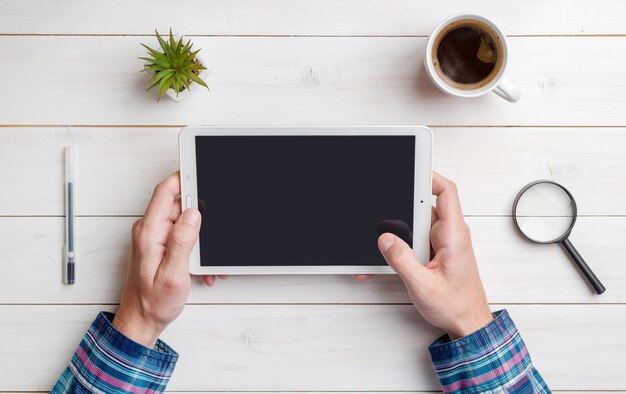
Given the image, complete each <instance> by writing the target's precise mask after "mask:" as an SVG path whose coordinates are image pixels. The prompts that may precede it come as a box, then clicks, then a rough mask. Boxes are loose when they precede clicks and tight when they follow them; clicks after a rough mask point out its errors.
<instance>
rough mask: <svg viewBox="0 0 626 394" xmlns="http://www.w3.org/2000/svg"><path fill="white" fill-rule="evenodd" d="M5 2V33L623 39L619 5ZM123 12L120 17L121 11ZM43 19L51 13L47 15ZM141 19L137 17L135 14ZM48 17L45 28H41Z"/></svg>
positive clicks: (347, 0)
mask: <svg viewBox="0 0 626 394" xmlns="http://www.w3.org/2000/svg"><path fill="white" fill-rule="evenodd" d="M57 3H58V4H52V3H49V2H43V3H42V2H39V1H36V0H2V1H0V15H3V16H5V18H4V20H3V23H2V24H0V33H2V34H7V33H8V34H152V33H153V31H154V28H159V29H161V30H162V31H167V30H168V29H169V28H170V27H173V28H174V29H180V31H181V32H183V33H185V34H205V35H323V36H333V35H350V36H352V35H357V36H361V35H383V36H396V35H401V36H406V35H422V36H423V35H428V34H430V32H431V30H432V29H433V28H434V27H435V25H436V24H437V23H439V22H440V21H441V20H442V19H444V18H445V17H447V16H449V15H451V14H455V13H459V12H468V11H470V12H473V13H477V14H480V15H485V16H488V17H491V18H492V19H494V21H496V22H497V23H499V24H500V25H501V27H502V28H503V30H504V31H505V32H506V33H508V34H525V35H528V34H533V35H536V34H624V33H626V29H625V28H624V24H623V20H622V18H621V15H624V14H625V13H626V6H625V5H624V3H623V2H621V1H619V0H602V1H595V2H589V1H567V0H558V1H554V0H553V1H549V2H547V1H541V0H532V1H524V2H517V1H513V0H508V1H497V0H488V1H481V2H477V3H473V4H471V6H468V3H467V2H466V1H463V0H448V1H446V2H445V3H442V4H441V5H440V6H437V7H434V6H433V5H432V2H429V1H427V0H374V1H372V0H369V1H359V0H339V1H337V0H317V1H314V2H312V1H305V0H296V1H288V0H271V1H264V2H262V3H260V2H257V1H253V0H236V1H233V0H212V1H201V0H185V1H180V0H179V1H177V2H175V3H172V2H168V1H165V0H154V1H148V0H139V1H137V0H136V1H133V2H132V3H129V2H122V1H121V0H117V1H109V2H106V3H105V2H90V3H85V2H82V1H80V0H73V1H63V2H60V3H59V2H57ZM121 7H123V10H124V12H119V10H120V8H121ZM48 15H55V17H54V18H48V17H47V16H48ZM138 16H140V17H138ZM42 18H43V19H45V21H46V23H40V22H41V20H42Z"/></svg>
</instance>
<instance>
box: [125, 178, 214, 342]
mask: <svg viewBox="0 0 626 394" xmlns="http://www.w3.org/2000/svg"><path fill="white" fill-rule="evenodd" d="M179 194H180V182H179V176H178V173H175V174H172V175H170V176H169V177H168V178H167V179H165V180H164V181H162V182H161V183H159V184H158V185H157V187H156V188H155V189H154V193H153V194H152V199H151V200H150V203H149V204H148V208H146V212H145V214H144V217H143V218H141V219H139V220H137V221H136V222H135V224H134V225H133V230H132V249H131V253H130V261H129V265H128V275H127V279H126V285H125V286H124V292H123V294H122V301H121V302H120V307H119V309H118V310H117V313H116V314H115V318H114V319H113V325H114V326H115V327H116V328H117V329H118V330H119V331H121V332H122V333H123V334H124V335H126V336H127V337H128V338H130V339H132V340H134V341H135V342H138V343H140V344H142V345H144V346H146V347H154V344H155V343H156V340H157V338H158V337H159V335H160V334H161V332H162V331H163V330H164V329H165V328H166V327H167V326H168V325H169V324H170V323H171V322H172V321H173V320H174V319H176V318H177V317H178V315H180V313H181V312H182V310H183V308H184V307H185V303H186V302H187V298H188V296H189V287H190V277H189V254H190V253H191V250H192V248H193V246H194V244H195V242H196V240H197V239H198V233H199V231H200V222H201V218H200V212H198V210H197V209H195V208H188V209H186V210H185V211H184V212H183V213H182V215H181V208H180V199H179V197H178V195H179ZM205 281H206V279H205Z"/></svg>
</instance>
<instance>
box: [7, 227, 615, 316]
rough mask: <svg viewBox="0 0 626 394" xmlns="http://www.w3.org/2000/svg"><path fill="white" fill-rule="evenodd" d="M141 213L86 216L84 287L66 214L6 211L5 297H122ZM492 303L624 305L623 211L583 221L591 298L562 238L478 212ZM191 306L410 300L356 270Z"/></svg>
mask: <svg viewBox="0 0 626 394" xmlns="http://www.w3.org/2000/svg"><path fill="white" fill-rule="evenodd" d="M133 220H134V219H133V218H80V219H79V220H78V223H77V234H78V238H77V241H76V242H77V247H78V250H77V253H78V254H77V259H78V260H77V274H76V275H77V277H76V284H75V285H73V286H65V285H63V284H62V283H61V259H62V253H61V252H62V248H63V244H64V240H63V219H62V218H21V217H20V218H0V261H3V262H5V261H6V262H11V263H10V264H5V265H4V266H3V270H2V275H0V304H16V303H27V304H29V303H34V304H40V303H42V304H48V303H53V304H57V303H68V304H72V303H117V302H119V297H120V294H121V290H122V286H123V284H124V280H125V273H126V265H127V257H128V254H129V248H130V235H129V233H130V227H131V224H132V222H133ZM467 222H468V223H469V225H470V227H471V229H472V235H473V241H474V245H475V250H476V256H477V260H478V262H479V267H480V270H481V276H482V278H483V282H484V284H485V287H486V291H487V295H488V299H489V301H490V302H492V303H625V302H626V287H625V286H624V283H626V265H624V264H622V262H623V261H625V260H626V245H624V243H623V235H624V233H625V231H626V218H624V217H584V218H580V220H579V222H578V223H577V227H576V229H575V230H574V233H573V234H572V238H571V239H572V242H573V243H574V244H575V245H576V247H577V248H578V250H579V251H580V253H581V254H582V255H583V256H584V257H585V258H586V259H587V262H588V263H589V265H590V266H591V267H592V268H593V269H594V270H595V272H596V274H597V275H598V277H599V278H600V279H601V280H602V281H603V282H604V284H605V286H606V287H607V289H608V290H607V291H606V293H605V294H603V295H601V296H596V295H593V294H592V292H591V290H590V289H589V288H588V287H587V286H586V284H585V282H584V280H583V278H582V277H581V276H580V274H579V273H578V271H577V270H576V269H575V268H574V265H573V264H572V263H571V262H570V261H569V260H568V257H567V256H566V254H565V253H564V252H563V251H562V250H561V249H560V247H558V246H557V245H535V244H531V243H530V242H527V241H525V240H524V239H522V238H521V237H520V236H519V235H518V234H517V233H516V232H515V230H514V229H513V225H512V223H511V219H510V218H505V217H489V218H481V217H470V218H467ZM189 302H191V303H219V304H223V303H226V304H237V303H281V304H282V303H339V304H349V303H372V304H383V303H409V302H410V301H409V299H408V297H407V295H406V291H405V289H404V286H403V285H402V282H401V281H400V280H399V278H397V277H396V276H395V275H381V276H379V277H377V278H375V279H373V280H372V281H369V282H366V283H361V282H357V281H355V280H354V278H352V277H351V276H341V275H326V276H325V275H314V276H308V275H307V276H298V275H294V276H263V277H255V276H236V277H231V278H230V279H228V280H226V281H218V283H217V285H216V286H215V287H213V288H207V287H205V286H204V285H202V284H201V282H200V281H199V280H195V281H194V286H193V288H192V293H191V297H190V299H189Z"/></svg>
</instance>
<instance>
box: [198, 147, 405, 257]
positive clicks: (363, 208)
mask: <svg viewBox="0 0 626 394" xmlns="http://www.w3.org/2000/svg"><path fill="white" fill-rule="evenodd" d="M414 155H415V137H414V136H197V137H196V166H197V185H198V199H199V208H200V211H201V213H202V228H201V231H200V256H201V265H202V266H265V265H274V266H282V265H305V266H306V265H385V264H386V263H385V261H384V259H383V258H382V256H381V255H380V252H379V251H378V248H377V238H378V233H377V230H376V228H377V225H378V224H379V223H380V222H381V221H382V220H388V219H394V220H402V221H404V222H405V223H407V224H408V226H409V227H410V230H412V226H413V214H414V212H413V191H414V185H413V183H414V171H415V168H414V167H415V157H414Z"/></svg>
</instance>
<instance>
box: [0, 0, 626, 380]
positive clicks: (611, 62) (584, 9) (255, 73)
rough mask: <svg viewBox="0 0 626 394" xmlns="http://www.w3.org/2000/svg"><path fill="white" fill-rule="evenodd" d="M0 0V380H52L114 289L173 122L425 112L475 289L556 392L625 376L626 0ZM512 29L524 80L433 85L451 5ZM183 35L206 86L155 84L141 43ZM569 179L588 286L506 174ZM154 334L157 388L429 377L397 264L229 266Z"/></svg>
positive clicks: (358, 119) (172, 150)
mask: <svg viewBox="0 0 626 394" xmlns="http://www.w3.org/2000/svg"><path fill="white" fill-rule="evenodd" d="M474 3H475V2H468V1H461V0H455V1H439V2H428V1H426V0H369V1H365V0H315V1H313V0H292V1H287V0H271V1H252V0H212V1H209V0H207V1H200V0H186V1H170V2H166V1H161V0H140V1H132V2H131V1H110V0H109V1H97V2H96V1H94V2H86V1H79V0H74V1H69V0H66V1H54V2H52V1H35V0H14V1H7V0H0V81H2V83H1V86H0V349H1V351H0V391H45V390H49V389H50V387H51V385H52V384H53V383H54V381H55V380H56V378H57V377H58V375H59V374H60V373H61V371H62V370H63V368H64V367H65V366H66V364H67V362H68V360H69V358H70V355H71V354H72V352H73V350H74V348H75V346H76V344H77V343H78V341H79V340H80V338H81V336H82V334H83V332H84V331H85V329H86V328H87V327H88V324H89V323H90V322H91V320H92V319H93V318H94V316H95V315H96V312H98V311H99V310H103V309H105V310H115V308H116V303H117V302H118V299H119V295H120V290H121V287H122V284H123V279H124V274H125V266H126V256H127V254H128V249H129V230H130V225H131V223H132V222H133V221H134V220H135V219H136V217H138V216H140V215H142V213H143V209H144V207H145V205H146V203H147V201H148V199H149V196H150V194H151V192H152V188H153V186H154V185H155V184H156V182H157V181H158V180H160V179H162V178H164V177H165V176H167V175H168V174H170V173H171V172H173V171H174V170H176V169H177V166H178V159H177V133H178V130H179V129H180V127H181V126H182V125H187V124H194V125H196V124H202V125H404V124H427V125H429V126H431V127H432V128H433V130H434V133H435V168H436V170H438V171H440V172H441V173H443V174H445V175H446V176H448V177H450V178H453V179H454V180H456V181H457V183H458V186H459V189H460V192H461V198H462V203H463V207H464V212H465V214H466V216H467V218H466V220H467V222H468V223H469V224H470V226H471V228H472V231H473V237H474V242H475V248H476V253H477V256H478V260H479V265H480V269H481V273H482V277H483V280H484V282H485V286H486V290H487V293H488V298H489V300H490V302H491V303H492V304H493V308H494V309H497V308H502V307H505V308H507V309H509V311H510V312H511V314H512V316H513V318H514V320H515V321H516V322H517V323H518V326H519V328H520V330H521V332H522V334H523V336H524V338H525V340H526V342H527V344H528V346H529V349H530V352H531V355H532V357H533V359H534V361H535V364H536V366H537V367H538V368H539V369H540V371H541V372H542V374H543V375H544V376H545V378H546V380H547V382H548V383H549V385H550V386H551V388H552V389H554V390H558V391H619V390H624V392H626V336H625V334H626V242H625V241H626V197H625V195H626V24H625V23H624V22H625V20H626V19H625V18H626V16H625V15H626V2H623V1H621V0H606V1H602V0H600V1H593V2H592V1H566V0H558V1H557V0H551V1H546V0H533V1H523V2H521V1H512V0H507V1H502V0H488V1H481V2H480V5H475V4H474ZM460 11H470V12H475V13H479V14H484V15H485V16H489V17H492V18H493V19H494V20H495V21H496V22H497V23H498V24H499V25H500V26H501V28H502V29H503V30H504V31H505V32H506V33H507V34H508V35H509V37H510V39H509V41H510V47H511V63H510V67H509V72H508V75H509V76H510V78H511V79H512V80H513V81H515V82H516V83H518V84H519V85H520V87H521V88H522V89H523V91H524V96H523V97H522V99H521V101H520V102H519V103H517V104H514V105H513V104H509V103H506V102H505V101H504V100H501V99H499V98H498V97H496V96H495V95H489V96H486V97H482V98H479V99H474V100H469V101H468V100H462V99H456V98H452V97H448V96H445V95H443V94H442V93H440V92H439V91H437V90H436V89H435V88H434V87H433V86H432V85H431V84H430V83H429V81H428V79H427V77H426V75H425V71H424V69H423V65H422V64H423V51H424V45H425V43H426V37H427V35H428V33H429V32H430V30H431V29H432V28H433V27H434V26H435V24H436V23H437V22H438V21H439V20H441V19H443V18H444V17H446V16H448V15H449V14H452V13H455V12H460ZM170 26H171V27H173V28H174V29H175V31H176V32H179V33H184V34H188V35H190V36H192V37H193V40H194V42H195V45H196V46H197V47H201V48H203V53H204V55H205V57H206V58H207V59H208V61H209V63H210V65H211V67H212V68H213V72H212V73H211V74H210V76H209V78H208V83H209V85H210V86H211V92H210V93H209V92H206V91H202V92H196V93H195V94H193V95H192V96H191V97H190V98H188V99H187V101H184V102H183V103H180V104H176V103H173V102H170V101H168V100H162V102H160V103H158V104H157V103H156V102H155V100H154V95H153V94H150V93H144V91H143V90H144V88H145V86H146V75H145V74H143V73H139V72H137V71H138V70H139V69H140V68H141V67H142V61H140V60H138V59H137V57H138V56H142V54H143V49H142V47H141V46H140V45H139V43H140V42H144V43H148V44H155V40H154V39H153V38H152V37H150V35H151V34H152V33H153V31H154V28H158V29H160V30H161V31H163V32H165V31H167V30H168V29H169V27H170ZM68 143H74V144H76V145H77V146H78V152H79V167H80V171H79V206H78V213H79V214H80V217H79V219H78V237H79V238H78V247H79V250H78V259H79V263H78V267H77V284H76V285H74V286H71V287H69V286H64V285H62V284H61V250H62V246H63V243H64V240H63V217H62V215H63V207H64V205H63V159H62V158H63V147H64V146H65V145H66V144H68ZM540 178H548V179H553V180H556V181H558V182H561V183H563V184H564V185H566V187H568V188H569V189H570V190H571V191H572V193H573V194H574V196H575V197H576V199H577V202H578V205H579V211H580V212H579V213H580V218H579V221H578V223H577V225H576V228H575V229H574V232H573V234H572V240H573V242H574V243H575V244H576V245H577V247H578V249H579V251H580V252H581V254H583V255H584V256H585V257H586V259H587V261H588V263H589V264H590V265H591V266H592V267H593V269H594V270H595V271H596V273H597V275H598V276H599V277H600V278H601V279H602V280H603V281H604V284H605V285H606V287H607V289H608V290H607V291H606V293H605V294H604V295H602V296H600V297H598V296H594V295H592V294H591V292H590V290H589V289H588V288H587V286H586V285H585V283H584V282H583V280H582V278H581V276H580V275H579V274H578V272H577V271H576V270H575V268H574V266H573V265H572V264H571V263H570V262H569V261H568V259H567V257H566V255H565V254H564V253H563V252H562V251H561V250H560V249H559V247H558V246H539V245H533V244H530V243H528V242H526V241H524V240H523V239H521V237H520V236H519V235H518V234H517V233H516V232H515V231H514V229H513V224H512V220H511V217H510V207H511V203H512V201H513V198H514V196H515V194H516V192H517V190H518V189H519V188H520V187H521V186H523V185H524V184H526V183H527V182H529V181H532V180H535V179H540ZM189 304H190V305H189V306H188V307H187V308H186V309H185V311H184V313H183V315H182V316H181V317H180V318H179V320H177V321H176V322H175V323H174V324H172V326H171V327H170V329H168V330H167V332H166V333H165V334H164V339H165V340H166V341H168V342H169V343H170V344H171V345H172V346H173V347H174V348H175V349H177V350H178V351H179V352H180V353H181V354H182V357H181V360H180V362H179V365H178V366H177V370H176V373H175V376H174V378H173V380H172V382H171V385H170V389H171V390H174V391H229V390H232V391H273V392H274V391H277V392H283V391H286V392H288V391H298V392H301V391H312V392H321V391H329V392H330V391H357V392H363V391H368V392H369V391H371V392H383V391H384V392H395V391H402V392H404V391H432V390H437V389H438V385H437V381H436V379H435V376H434V374H433V371H432V367H431V365H430V362H429V360H428V355H427V350H426V346H427V344H428V343H429V342H430V341H431V340H433V339H434V338H435V337H436V336H438V335H439V332H438V330H436V329H434V328H431V327H429V326H428V325H427V324H426V323H425V322H424V321H423V320H422V319H421V318H420V317H419V316H418V315H417V313H416V312H415V311H414V310H413V308H412V306H411V305H410V304H409V300H408V298H407V295H406V294H405V292H404V289H403V287H402V285H401V283H400V281H399V280H398V279H397V278H396V277H392V276H381V277H378V278H375V279H374V280H372V281H370V282H368V283H356V282H355V281H354V280H353V279H352V278H350V277H343V276H307V277H298V276H291V277H287V276H280V277H263V278H256V277H234V278H231V279H229V280H227V281H221V282H219V283H218V284H217V286H216V287H215V288H210V289H209V288H204V287H203V286H201V285H200V284H199V283H194V288H193V291H192V294H191V297H190V299H189Z"/></svg>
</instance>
